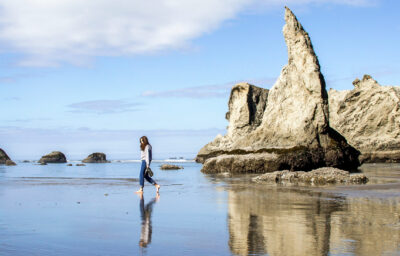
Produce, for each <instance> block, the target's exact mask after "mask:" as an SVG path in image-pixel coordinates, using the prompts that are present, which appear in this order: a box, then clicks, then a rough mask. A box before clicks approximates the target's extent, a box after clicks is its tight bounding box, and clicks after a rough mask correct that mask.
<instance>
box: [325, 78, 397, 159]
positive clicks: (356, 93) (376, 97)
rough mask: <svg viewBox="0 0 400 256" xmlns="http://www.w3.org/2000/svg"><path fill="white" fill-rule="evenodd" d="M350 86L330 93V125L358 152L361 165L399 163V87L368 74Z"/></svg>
mask: <svg viewBox="0 0 400 256" xmlns="http://www.w3.org/2000/svg"><path fill="white" fill-rule="evenodd" d="M353 85H354V89H353V90H347V91H336V90H332V89H331V90H329V115H330V118H329V121H330V125H331V126H332V127H333V128H334V129H336V130H337V131H338V132H340V133H341V134H342V135H343V136H345V137H346V139H347V140H348V142H349V144H351V145H352V146H354V147H355V148H357V149H358V150H360V151H361V153H362V154H361V156H360V160H361V161H362V162H400V88H399V87H395V86H381V85H379V84H378V83H377V81H375V80H374V79H373V78H372V77H371V76H369V75H364V77H363V79H362V80H359V79H356V80H355V81H354V82H353Z"/></svg>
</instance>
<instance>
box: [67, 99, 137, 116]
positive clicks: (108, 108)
mask: <svg viewBox="0 0 400 256" xmlns="http://www.w3.org/2000/svg"><path fill="white" fill-rule="evenodd" d="M140 105H141V104H140V103H130V102H126V101H124V100H89V101H82V102H76V103H73V104H70V105H68V106H67V107H69V108H71V109H72V110H71V111H70V112H73V113H97V114H113V113H122V112H131V111H137V110H138V109H137V107H138V106H140Z"/></svg>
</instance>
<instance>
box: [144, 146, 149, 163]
mask: <svg viewBox="0 0 400 256" xmlns="http://www.w3.org/2000/svg"><path fill="white" fill-rule="evenodd" d="M149 151H150V147H149V145H147V146H146V148H145V149H144V154H145V160H146V167H147V168H148V167H150V152H149Z"/></svg>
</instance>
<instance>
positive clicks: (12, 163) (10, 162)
mask: <svg viewBox="0 0 400 256" xmlns="http://www.w3.org/2000/svg"><path fill="white" fill-rule="evenodd" d="M6 165H8V166H13V165H17V164H16V163H15V162H14V161H12V160H6Z"/></svg>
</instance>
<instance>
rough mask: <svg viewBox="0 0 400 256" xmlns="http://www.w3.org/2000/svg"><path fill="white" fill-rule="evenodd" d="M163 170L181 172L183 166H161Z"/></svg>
mask: <svg viewBox="0 0 400 256" xmlns="http://www.w3.org/2000/svg"><path fill="white" fill-rule="evenodd" d="M160 169H161V170H180V169H183V166H179V165H173V164H163V165H161V166H160Z"/></svg>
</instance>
